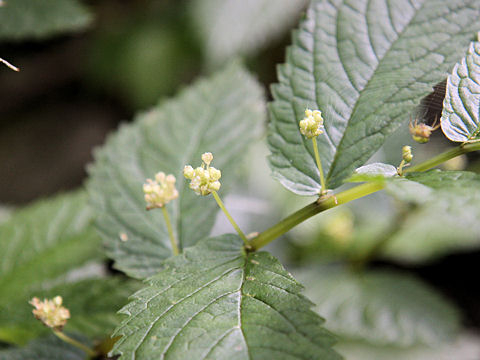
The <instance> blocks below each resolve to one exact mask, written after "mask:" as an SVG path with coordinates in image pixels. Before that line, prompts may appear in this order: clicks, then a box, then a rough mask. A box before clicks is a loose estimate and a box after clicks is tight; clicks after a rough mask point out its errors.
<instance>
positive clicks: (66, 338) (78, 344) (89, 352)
mask: <svg viewBox="0 0 480 360" xmlns="http://www.w3.org/2000/svg"><path fill="white" fill-rule="evenodd" d="M53 333H54V334H55V335H56V336H57V337H59V338H60V339H62V340H63V341H65V342H66V343H68V344H70V345H73V346H75V347H77V348H79V349H81V350H83V351H85V352H86V353H87V355H88V356H90V357H92V358H93V357H95V356H97V353H96V352H95V351H93V350H92V349H90V348H89V347H88V346H86V345H84V344H82V343H81V342H79V341H77V340H75V339H72V338H71V337H70V336H68V335H65V334H64V333H63V332H61V331H59V330H53Z"/></svg>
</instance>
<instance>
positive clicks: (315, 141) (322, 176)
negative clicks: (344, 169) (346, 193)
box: [312, 137, 327, 194]
mask: <svg viewBox="0 0 480 360" xmlns="http://www.w3.org/2000/svg"><path fill="white" fill-rule="evenodd" d="M312 143H313V152H314V153H315V161H316V162H317V167H318V171H319V172H320V185H321V186H322V191H321V193H320V194H325V193H326V192H327V188H326V187H325V176H324V175H323V168H322V162H321V161H320V155H319V154H318V146H317V138H314V137H313V138H312Z"/></svg>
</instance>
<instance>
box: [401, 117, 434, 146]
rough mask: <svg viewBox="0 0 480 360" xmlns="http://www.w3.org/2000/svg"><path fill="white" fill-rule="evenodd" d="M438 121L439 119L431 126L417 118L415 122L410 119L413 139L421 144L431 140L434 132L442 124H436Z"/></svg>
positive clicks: (409, 126)
mask: <svg viewBox="0 0 480 360" xmlns="http://www.w3.org/2000/svg"><path fill="white" fill-rule="evenodd" d="M436 123H437V120H435V121H434V123H433V125H432V126H429V125H427V124H423V123H418V122H417V120H415V122H414V123H412V121H410V124H409V125H408V128H409V130H410V134H411V135H412V138H413V140H415V141H416V142H418V143H420V144H425V143H426V142H428V141H429V140H430V136H431V135H432V132H433V131H435V130H437V129H438V128H439V127H440V124H438V125H436ZM435 125H436V126H435Z"/></svg>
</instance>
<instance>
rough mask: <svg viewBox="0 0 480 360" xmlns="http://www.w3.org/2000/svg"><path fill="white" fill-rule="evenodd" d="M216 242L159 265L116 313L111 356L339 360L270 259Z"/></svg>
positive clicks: (293, 285)
mask: <svg viewBox="0 0 480 360" xmlns="http://www.w3.org/2000/svg"><path fill="white" fill-rule="evenodd" d="M242 245H243V243H242V240H241V239H240V238H239V237H238V236H236V235H223V236H220V237H216V238H209V239H205V240H203V241H201V242H199V243H198V244H197V245H196V246H194V247H191V248H187V249H185V250H184V254H183V255H182V256H176V257H174V258H172V259H169V260H167V261H165V265H164V270H162V271H161V272H160V273H159V274H157V275H155V276H153V277H151V278H150V279H148V283H149V287H147V288H145V289H143V290H141V291H139V292H138V293H136V294H135V295H134V301H133V302H132V303H130V304H129V305H127V306H126V307H125V308H123V309H122V312H123V313H124V314H126V315H128V318H127V319H125V321H124V322H123V323H122V324H121V326H120V327H119V328H118V329H117V331H116V333H115V334H116V335H122V337H121V338H120V339H119V341H118V342H117V343H116V344H115V347H114V350H113V353H114V354H122V357H125V358H126V357H128V358H130V359H137V358H138V359H146V358H153V357H157V358H166V359H170V358H172V359H177V358H182V359H266V358H271V356H272V355H273V354H274V356H275V358H276V359H294V358H303V359H312V358H321V359H339V357H338V355H337V354H336V353H335V352H334V351H333V350H331V345H332V344H333V338H332V336H331V335H330V334H329V333H328V332H326V331H325V330H323V329H322V328H321V326H320V325H321V323H322V322H323V320H322V319H321V318H320V317H319V316H317V315H316V314H314V313H313V312H312V311H311V310H310V306H311V305H312V304H311V303H310V302H309V301H308V300H306V299H305V298H304V297H303V296H302V295H300V294H299V291H300V289H301V286H300V285H299V284H298V283H297V282H296V281H295V280H294V279H293V278H292V277H291V275H290V274H288V273H287V272H286V271H285V270H284V269H283V267H282V266H281V265H280V263H279V262H278V261H277V260H276V259H275V258H273V257H272V256H271V255H270V254H268V253H265V252H256V253H252V254H245V252H244V250H243V249H242Z"/></svg>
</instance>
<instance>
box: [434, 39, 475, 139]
mask: <svg viewBox="0 0 480 360" xmlns="http://www.w3.org/2000/svg"><path fill="white" fill-rule="evenodd" d="M479 111H480V42H472V43H470V46H469V47H468V51H467V54H466V56H465V57H464V58H463V59H462V61H461V62H460V63H458V64H456V65H455V67H454V68H453V71H452V74H451V75H449V76H448V80H447V90H446V94H445V100H444V102H443V111H442V118H441V124H442V131H443V133H444V134H445V136H446V137H447V138H449V139H450V140H452V141H459V142H469V141H475V140H479V139H480V118H479Z"/></svg>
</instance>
